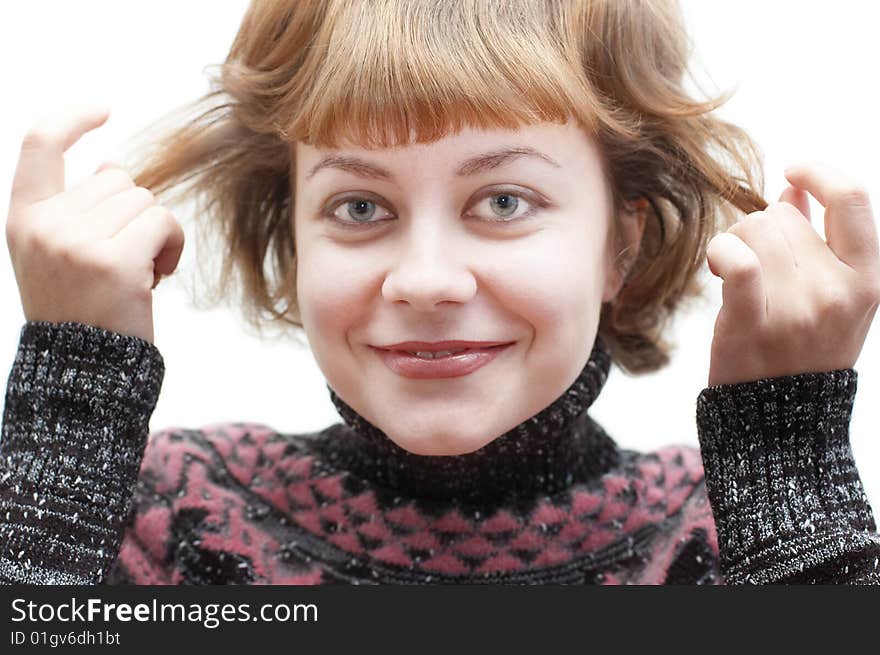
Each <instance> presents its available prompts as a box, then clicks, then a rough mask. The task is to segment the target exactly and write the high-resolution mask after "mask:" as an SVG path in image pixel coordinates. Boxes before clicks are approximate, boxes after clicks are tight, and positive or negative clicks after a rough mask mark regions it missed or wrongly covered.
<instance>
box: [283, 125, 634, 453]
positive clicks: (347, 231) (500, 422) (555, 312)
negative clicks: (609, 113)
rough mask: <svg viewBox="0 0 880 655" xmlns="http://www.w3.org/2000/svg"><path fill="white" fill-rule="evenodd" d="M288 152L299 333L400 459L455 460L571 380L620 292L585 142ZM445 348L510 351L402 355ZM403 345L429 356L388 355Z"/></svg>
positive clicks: (606, 208) (530, 136) (574, 138)
mask: <svg viewBox="0 0 880 655" xmlns="http://www.w3.org/2000/svg"><path fill="white" fill-rule="evenodd" d="M291 154H292V158H293V159H292V160H293V162H295V164H294V166H293V167H292V168H294V169H295V172H293V173H292V176H291V177H292V179H291V185H292V188H293V189H294V198H295V204H294V212H293V220H294V234H295V235H296V237H295V238H296V249H297V278H296V279H297V294H298V301H299V307H300V311H301V317H302V322H303V326H304V328H305V332H306V335H307V337H308V340H309V343H310V345H311V348H312V350H313V352H314V354H315V358H316V360H317V362H318V365H319V366H320V368H321V370H322V371H323V373H324V375H325V377H326V378H327V382H328V384H329V385H330V386H331V387H332V388H333V389H334V391H336V393H337V394H338V395H339V396H340V397H341V398H342V399H343V400H345V402H347V403H348V404H349V405H351V407H353V408H354V409H355V410H356V411H357V412H358V413H360V414H361V416H363V417H364V418H366V419H367V420H368V421H369V422H371V423H372V424H373V425H375V426H376V427H378V428H379V429H381V430H382V431H384V432H385V434H387V435H388V437H389V438H391V439H392V440H393V441H394V442H395V443H397V444H398V445H399V446H401V447H402V448H405V449H406V450H409V451H411V452H413V453H416V454H423V455H452V454H462V453H467V452H471V451H473V450H476V449H478V448H480V447H482V446H484V445H486V444H487V443H489V442H490V441H492V440H493V439H495V438H496V437H498V436H499V435H501V434H503V433H504V432H506V431H508V430H510V429H511V428H513V427H514V426H516V425H517V424H519V423H521V422H522V421H524V420H525V419H527V418H529V417H530V416H532V415H534V414H536V413H537V412H539V411H540V410H542V409H543V408H544V407H546V406H547V405H549V404H550V403H551V402H553V401H554V400H555V399H556V398H557V397H558V396H559V395H560V394H562V392H563V391H565V389H566V388H567V387H568V386H569V385H571V383H572V382H574V380H575V379H576V377H577V376H578V374H579V373H580V371H581V369H582V368H583V367H584V365H585V364H586V361H587V359H588V357H589V354H590V350H591V348H592V345H593V342H594V339H595V336H596V331H597V327H598V322H599V311H600V308H601V304H602V302H603V301H605V300H610V299H611V298H612V297H613V296H614V295H615V293H616V291H617V289H618V286H619V284H618V280H617V276H616V275H614V274H613V272H612V265H611V263H612V261H613V256H612V253H611V250H610V248H609V247H608V245H607V241H608V239H607V238H606V237H607V235H608V228H609V218H610V216H609V213H610V199H609V195H608V192H607V189H606V186H605V183H604V181H603V177H602V170H601V164H600V159H599V155H598V150H597V147H596V146H595V144H594V143H593V141H592V140H591V139H590V138H589V137H588V136H587V134H586V132H584V131H583V130H582V129H580V128H579V127H577V126H576V125H575V124H574V123H568V124H566V125H560V124H556V123H543V124H539V125H534V126H528V127H522V128H521V129H518V130H490V131H487V130H472V129H468V130H463V131H462V132H459V133H458V134H454V135H451V136H447V137H446V138H444V139H442V140H440V141H436V142H434V143H431V144H427V145H424V144H422V145H418V144H417V145H407V146H404V147H400V148H392V149H381V150H366V149H361V148H348V147H345V148H341V149H338V150H336V149H334V150H328V149H318V148H314V147H311V146H308V145H304V144H303V143H297V144H295V147H294V150H292V152H291ZM447 340H461V341H472V342H492V343H493V344H499V343H500V344H509V345H502V346H494V347H490V346H489V345H488V344H483V345H482V346H481V345H480V344H470V345H471V348H469V349H467V350H466V351H465V352H463V353H460V354H458V355H448V356H447V357H446V358H442V353H441V358H438V359H433V360H429V359H425V356H424V355H422V356H421V357H419V356H416V355H411V354H409V352H407V351H413V350H422V351H424V350H435V351H437V350H457V349H458V348H461V347H464V346H466V345H468V344H458V348H452V347H451V346H450V345H449V344H438V343H437V342H442V341H447ZM407 341H421V342H429V343H430V344H433V345H421V346H413V345H412V344H406V345H403V346H399V348H400V350H397V351H396V352H392V351H393V350H394V349H392V351H390V350H386V349H387V348H388V347H389V346H393V345H395V344H401V343H402V342H407Z"/></svg>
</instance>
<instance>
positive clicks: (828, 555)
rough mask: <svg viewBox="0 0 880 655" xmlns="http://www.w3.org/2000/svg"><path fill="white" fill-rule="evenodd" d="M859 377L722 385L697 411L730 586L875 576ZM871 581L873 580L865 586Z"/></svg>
mask: <svg viewBox="0 0 880 655" xmlns="http://www.w3.org/2000/svg"><path fill="white" fill-rule="evenodd" d="M856 382H857V375H856V371H855V370H853V369H841V370H836V371H828V372H822V373H802V374H799V375H792V376H785V377H778V378H767V379H762V380H757V381H754V382H747V383H739V384H728V385H716V386H713V387H709V388H706V389H704V390H703V391H702V392H701V393H700V395H699V398H698V401H697V425H698V428H699V430H698V433H699V437H700V448H701V452H702V455H703V464H704V469H705V471H706V486H707V491H708V494H709V499H710V501H711V503H712V508H713V512H714V514H715V522H716V527H717V530H718V539H719V548H720V551H721V554H722V567H723V568H724V570H725V575H726V577H727V580H728V582H729V583H732V584H738V583H754V584H767V583H771V582H782V581H786V582H792V581H798V582H813V581H815V579H816V578H817V577H820V576H818V574H816V573H815V570H819V569H821V570H822V572H823V573H822V577H824V579H825V580H826V581H828V577H829V576H830V577H832V578H833V579H835V580H845V579H847V578H849V577H852V576H855V577H860V576H861V577H864V576H866V575H870V576H871V579H872V580H874V581H877V579H878V573H880V569H878V568H877V563H878V556H880V539H878V536H877V534H875V531H876V526H875V524H874V517H873V515H872V513H871V508H870V505H869V504H868V499H867V497H866V496H865V491H864V488H863V487H862V483H861V479H860V478H859V474H858V471H857V469H856V464H855V461H854V459H853V455H852V450H851V448H850V442H849V421H850V416H851V414H852V406H853V400H854V398H855V393H856ZM863 581H864V580H863Z"/></svg>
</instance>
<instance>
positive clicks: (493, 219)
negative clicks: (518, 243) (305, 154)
mask: <svg viewBox="0 0 880 655" xmlns="http://www.w3.org/2000/svg"><path fill="white" fill-rule="evenodd" d="M486 200H488V201H489V203H488V204H489V212H488V214H485V215H476V216H474V217H475V218H477V219H482V220H486V221H488V222H490V223H502V224H505V223H518V222H519V221H521V220H523V219H525V218H527V217H529V216H531V215H532V214H533V213H534V212H535V210H536V208H537V207H545V206H547V203H546V202H543V201H542V200H541V199H540V198H536V199H535V200H532V199H531V198H528V199H527V198H526V197H525V196H524V195H522V194H519V193H513V192H510V191H504V192H501V193H493V194H490V195H485V196H483V197H482V198H480V199H479V200H478V201H477V202H475V203H474V204H473V205H472V207H478V206H479V205H480V204H481V203H483V202H485V201H486ZM523 201H524V202H525V206H526V207H528V209H527V210H526V211H525V212H524V213H521V214H520V215H518V216H515V214H516V211H517V210H518V209H520V205H521V204H522V203H523ZM380 207H382V205H380V204H379V203H378V202H373V201H372V200H370V199H368V198H367V197H365V196H350V197H348V198H344V199H342V200H341V201H340V202H338V203H337V204H336V205H334V206H333V207H331V208H330V209H329V210H328V211H327V212H326V214H325V215H326V216H327V217H328V218H331V219H333V220H334V221H335V222H336V223H338V224H339V225H341V226H343V227H351V228H368V227H370V226H372V225H375V224H377V223H383V222H385V221H387V220H390V218H393V214H391V213H390V212H389V213H388V215H387V216H384V217H381V214H379V216H380V218H376V214H377V208H380ZM383 209H384V207H383ZM340 210H342V211H340ZM468 216H469V217H470V216H472V214H468Z"/></svg>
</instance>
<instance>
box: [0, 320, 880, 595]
mask: <svg viewBox="0 0 880 655" xmlns="http://www.w3.org/2000/svg"><path fill="white" fill-rule="evenodd" d="M609 367H610V357H609V355H608V352H607V350H606V349H605V348H604V346H603V344H602V342H601V340H600V339H597V341H596V344H595V345H594V347H593V350H592V353H591V355H590V358H589V361H588V362H587V364H586V365H585V367H584V369H583V370H582V372H581V373H580V375H579V376H578V378H577V379H576V380H575V381H574V383H572V385H571V386H570V387H569V388H568V389H567V390H566V391H565V392H564V393H563V394H562V395H561V396H559V397H558V398H557V399H556V400H555V401H554V402H553V403H551V404H550V405H549V406H548V407H546V408H545V409H543V410H542V411H540V412H539V413H537V414H536V415H535V416H533V417H531V418H529V419H528V420H526V421H524V422H523V423H522V424H520V425H518V426H516V427H515V428H513V429H512V430H510V431H509V432H507V433H505V434H504V435H502V436H500V437H498V438H497V439H495V440H494V441H492V442H491V443H490V444H488V445H487V446H485V447H483V448H482V449H480V450H478V451H476V452H474V453H469V454H466V455H459V456H451V457H430V456H421V455H414V454H412V453H409V452H407V451H405V450H403V449H401V448H399V447H398V446H396V445H395V444H394V443H393V442H392V441H391V440H390V439H388V438H387V437H386V436H385V435H384V434H383V433H382V432H381V431H380V430H379V429H378V428H376V427H375V426H373V425H371V424H370V423H368V422H367V421H366V420H365V419H364V418H363V417H361V416H359V415H358V414H357V412H355V411H354V410H353V409H352V408H351V407H350V406H348V405H347V404H346V403H345V402H344V401H343V400H342V399H341V398H340V397H338V396H337V395H336V394H335V393H334V392H333V390H332V389H330V388H329V387H328V390H329V392H330V397H331V399H332V401H333V403H334V404H335V406H336V408H337V409H338V411H339V413H340V415H341V417H342V419H343V422H340V423H336V424H334V425H331V426H329V427H327V428H326V429H323V430H320V431H317V432H314V433H309V434H280V433H278V432H276V431H274V430H272V429H271V428H269V427H267V426H265V425H261V424H257V423H225V424H215V425H210V426H205V427H203V428H201V429H176V428H174V429H165V430H162V431H159V432H156V433H154V434H153V435H152V436H151V438H150V439H149V443H148V431H149V430H148V424H149V419H150V415H151V414H152V412H153V409H154V407H155V404H156V401H157V399H158V394H159V391H160V388H161V384H162V379H163V375H164V364H163V360H162V357H161V355H160V353H159V351H158V349H157V348H156V347H155V346H154V345H153V344H150V343H148V342H146V341H143V340H141V339H138V338H135V337H131V336H126V335H122V334H118V333H114V332H109V331H106V330H103V329H100V328H97V327H92V326H87V325H82V324H77V323H30V322H29V323H26V324H25V325H24V327H23V328H22V331H21V338H20V342H19V345H18V351H17V353H16V357H15V362H14V364H13V367H12V371H11V373H10V377H9V381H8V385H7V391H6V404H5V408H4V414H3V432H2V440H0V580H2V581H5V582H11V583H101V582H104V583H112V582H134V583H139V584H143V583H195V584H203V583H212V584H213V583H274V584H319V583H333V582H342V583H354V584H358V583H417V584H425V583H477V582H489V583H528V584H533V583H574V584H582V583H586V584H593V583H598V584H624V583H626V584H632V583H638V584H658V583H671V584H706V583H724V582H726V583H732V584H741V583H757V584H765V583H801V582H806V583H829V582H834V583H871V584H877V583H880V568H878V557H880V537H878V535H877V534H876V532H875V531H876V526H875V523H874V518H873V515H872V512H871V508H870V506H869V504H868V501H867V498H866V496H865V493H864V490H863V487H862V484H861V480H860V479H859V476H858V472H857V470H856V466H855V463H854V461H853V458H852V452H851V449H850V446H849V432H848V429H849V420H850V414H851V410H852V403H853V399H854V395H855V391H856V372H855V371H854V370H852V369H846V370H836V371H828V372H823V373H806V374H800V375H793V376H786V377H778V378H772V379H763V380H757V381H754V382H747V383H739V384H731V385H717V386H713V387H708V388H706V389H704V390H703V391H702V392H701V393H700V395H699V397H698V399H697V403H696V419H697V429H698V430H697V431H698V436H699V441H700V449H699V450H697V449H695V448H690V447H685V446H670V447H667V448H663V449H661V450H659V451H657V452H652V453H639V452H634V451H631V450H626V449H623V448H620V447H618V446H617V445H616V444H615V442H614V441H613V440H612V438H611V437H610V436H609V435H608V434H607V433H606V432H605V431H604V430H603V428H602V427H601V426H599V425H598V424H597V423H596V422H595V421H594V420H593V419H592V418H591V417H590V416H589V414H588V412H587V409H588V408H589V406H590V404H591V403H592V402H593V400H594V399H595V398H596V396H597V395H598V393H599V392H600V390H601V389H602V386H603V384H604V383H605V380H606V377H607V375H608V372H609Z"/></svg>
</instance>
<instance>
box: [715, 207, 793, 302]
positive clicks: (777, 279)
mask: <svg viewBox="0 0 880 655" xmlns="http://www.w3.org/2000/svg"><path fill="white" fill-rule="evenodd" d="M767 207H768V209H765V210H763V211H757V212H752V213H751V214H749V215H748V216H746V217H745V218H743V219H741V220H740V221H738V222H737V223H735V224H734V225H733V226H731V227H730V228H729V229H728V230H727V231H728V232H729V233H730V234H732V235H734V236H736V237H738V238H739V239H740V241H742V242H743V243H744V244H745V245H746V246H747V247H748V248H749V249H750V250H751V251H752V252H753V253H754V254H755V255H756V256H757V257H758V262H759V263H760V265H761V272H762V278H763V286H764V290H765V291H766V292H767V293H768V294H770V295H772V294H773V289H774V287H778V286H781V285H784V284H786V283H787V282H788V280H789V279H790V277H791V275H792V274H793V272H794V270H795V269H796V268H797V266H798V261H797V258H796V256H795V248H794V247H793V246H792V244H790V243H789V241H788V239H787V238H786V236H785V234H784V232H783V231H782V227H781V225H780V224H779V223H780V221H779V219H778V217H777V214H778V213H780V212H779V210H778V207H779V205H778V204H777V209H776V210H773V211H769V210H770V209H771V208H772V207H773V205H768V206H767ZM782 207H785V205H782Z"/></svg>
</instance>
